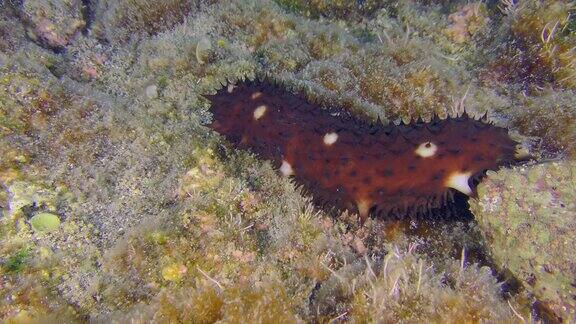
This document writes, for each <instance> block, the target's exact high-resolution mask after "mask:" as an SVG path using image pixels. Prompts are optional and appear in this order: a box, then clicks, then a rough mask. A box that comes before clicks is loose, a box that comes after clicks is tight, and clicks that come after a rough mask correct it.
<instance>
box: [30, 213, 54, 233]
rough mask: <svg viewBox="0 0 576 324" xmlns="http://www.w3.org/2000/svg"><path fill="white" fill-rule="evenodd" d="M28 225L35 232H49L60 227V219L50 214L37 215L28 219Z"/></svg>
mask: <svg viewBox="0 0 576 324" xmlns="http://www.w3.org/2000/svg"><path fill="white" fill-rule="evenodd" d="M30 225H31V226H32V228H33V229H34V230H35V231H37V232H51V231H53V230H55V229H58V227H60V217H58V216H57V215H54V214H52V213H39V214H37V215H35V216H34V217H32V218H31V219H30Z"/></svg>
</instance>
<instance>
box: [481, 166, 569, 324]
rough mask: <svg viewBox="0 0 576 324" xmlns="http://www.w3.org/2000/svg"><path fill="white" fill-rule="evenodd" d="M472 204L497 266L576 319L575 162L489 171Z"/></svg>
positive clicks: (566, 317)
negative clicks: (575, 253) (575, 298)
mask: <svg viewBox="0 0 576 324" xmlns="http://www.w3.org/2000/svg"><path fill="white" fill-rule="evenodd" d="M478 193H479V198H478V199H477V200H473V201H472V203H471V209H472V211H473V212H474V214H475V215H476V218H477V219H478V222H479V224H480V226H481V228H482V229H483V232H484V235H485V237H486V239H487V241H488V242H489V244H490V246H491V249H490V251H491V253H492V255H493V257H494V259H495V261H496V262H497V264H499V265H500V266H502V267H504V268H507V269H509V270H510V271H512V273H513V274H515V275H516V276H517V277H518V278H519V279H520V280H521V281H522V282H523V284H524V286H525V287H526V289H528V290H529V291H531V292H533V293H534V294H535V295H536V297H538V298H539V299H540V300H541V301H542V302H544V303H546V304H547V305H548V306H549V307H550V308H552V310H553V311H554V312H555V313H556V314H557V315H558V316H561V317H562V319H563V320H564V321H567V322H572V321H574V320H575V319H576V300H574V296H575V295H576V287H575V282H574V278H576V263H575V260H574V255H573V251H574V249H575V248H576V240H575V239H574V232H575V231H576V164H575V163H574V162H552V163H546V164H541V165H535V166H529V167H522V168H515V169H511V170H503V171H499V172H497V173H495V172H490V173H489V176H488V179H487V180H485V181H484V182H483V183H482V184H481V185H480V186H479V188H478Z"/></svg>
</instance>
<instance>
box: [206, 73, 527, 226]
mask: <svg viewBox="0 0 576 324" xmlns="http://www.w3.org/2000/svg"><path fill="white" fill-rule="evenodd" d="M207 98H208V99H209V100H211V102H212V113H213V116H214V117H213V122H212V123H211V124H210V127H211V128H212V129H214V130H215V131H217V132H218V133H220V134H222V135H224V136H225V137H226V138H227V139H228V140H229V141H230V142H231V143H232V144H233V145H235V146H236V147H238V148H242V149H249V150H251V151H253V152H254V153H256V154H258V155H259V156H261V157H262V158H265V159H269V160H271V161H272V163H273V164H274V165H275V166H276V167H277V168H278V170H279V171H280V173H281V174H282V175H284V176H290V177H293V178H294V179H295V181H296V183H298V184H300V185H302V186H303V187H304V188H305V189H307V190H308V191H309V192H311V193H312V197H313V198H314V199H315V200H316V201H317V202H320V203H323V204H326V203H328V204H330V205H331V206H334V207H336V208H338V209H349V210H352V211H357V212H358V214H359V215H360V219H361V221H362V222H363V221H364V220H365V219H366V218H367V217H368V215H370V214H374V215H381V216H383V217H394V216H395V217H402V216H404V215H414V214H424V215H425V214H427V213H429V212H430V211H431V210H433V209H437V208H440V207H442V206H443V205H445V204H446V202H447V200H448V199H449V198H450V197H452V193H453V192H452V190H457V191H459V192H461V193H463V194H466V195H469V196H470V195H473V194H474V193H475V187H476V185H477V183H478V181H479V179H480V178H481V177H482V176H483V175H485V172H486V170H495V169H498V168H499V167H501V166H506V165H509V164H511V163H514V162H515V161H516V158H515V152H516V145H517V142H515V141H514V140H512V139H511V138H510V137H509V135H508V131H507V130H506V129H505V128H502V127H497V126H494V125H492V124H490V123H487V122H485V120H476V119H474V118H471V117H468V115H467V114H466V113H464V114H463V115H462V116H458V117H454V118H451V117H449V118H447V119H444V120H441V119H439V118H438V117H435V118H434V119H433V120H432V121H430V122H428V123H425V122H422V121H418V122H414V123H410V124H408V125H404V124H402V125H399V126H396V125H394V124H388V125H383V124H382V123H381V122H380V121H378V122H377V123H375V124H370V123H368V122H365V121H363V120H361V119H358V118H355V117H353V116H352V115H351V114H350V113H349V112H347V111H345V110H342V109H336V108H327V109H324V108H322V107H320V106H318V105H315V104H312V103H310V102H308V101H307V100H306V99H305V97H304V96H302V95H299V94H295V93H292V92H290V91H287V90H285V89H283V88H281V87H279V86H277V85H273V84H270V83H268V82H265V81H248V82H240V83H238V84H235V85H233V84H230V85H229V86H227V87H224V88H223V89H222V90H220V91H218V92H217V93H216V95H213V96H207Z"/></svg>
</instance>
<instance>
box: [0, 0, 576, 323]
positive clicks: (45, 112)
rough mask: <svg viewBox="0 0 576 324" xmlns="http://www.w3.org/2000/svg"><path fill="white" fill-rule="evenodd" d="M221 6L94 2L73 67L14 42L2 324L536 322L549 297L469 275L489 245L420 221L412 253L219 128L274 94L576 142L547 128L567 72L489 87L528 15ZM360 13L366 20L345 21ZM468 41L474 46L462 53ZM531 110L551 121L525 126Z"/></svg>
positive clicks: (0, 109)
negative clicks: (248, 83)
mask: <svg viewBox="0 0 576 324" xmlns="http://www.w3.org/2000/svg"><path fill="white" fill-rule="evenodd" d="M41 2H42V3H44V2H43V1H41ZM212 2H213V1H207V2H204V1H197V2H193V3H192V2H184V1H169V2H168V3H167V5H166V6H162V5H160V2H154V3H153V2H149V1H141V0H138V1H134V0H121V1H116V2H111V1H99V2H97V3H95V2H93V1H85V2H84V3H85V5H86V6H87V9H88V11H89V12H92V13H93V14H94V17H93V19H94V21H93V24H92V26H90V21H89V20H90V19H88V20H86V22H87V26H88V28H89V31H88V32H87V33H85V34H84V35H77V36H76V37H73V38H70V39H69V42H70V44H68V45H66V46H65V47H66V51H65V53H55V52H54V51H52V49H51V46H49V45H50V44H45V43H43V42H39V43H38V44H35V43H31V42H28V41H26V40H25V39H24V37H23V36H22V37H18V36H10V38H7V39H6V40H4V39H3V40H1V41H0V51H1V53H0V73H1V75H0V135H1V136H0V153H1V154H2V155H1V156H2V157H4V158H3V159H1V160H0V184H1V189H2V192H3V193H2V194H1V195H0V206H1V207H0V208H1V212H2V218H1V219H0V220H1V222H0V239H1V240H2V242H0V243H1V245H0V246H1V248H0V263H1V264H2V276H3V277H2V279H3V280H5V282H6V285H5V286H4V287H6V289H4V290H3V291H2V292H1V294H2V295H1V296H0V297H1V299H0V300H1V302H0V318H1V319H2V320H5V321H11V320H14V321H25V320H29V319H36V320H43V319H44V320H64V321H73V320H93V321H102V322H111V321H112V322H114V321H116V322H126V321H156V322H162V321H173V322H200V323H211V322H214V321H218V320H221V321H224V322H245V321H258V320H260V321H265V320H269V321H284V322H291V321H330V320H356V321H369V320H372V321H380V320H389V321H402V320H403V321H411V320H412V321H414V320H421V321H425V320H433V321H448V320H451V319H455V318H456V317H458V318H464V319H468V320H470V321H507V322H511V321H520V320H530V319H531V313H530V312H531V310H530V307H529V302H530V301H531V299H530V298H527V297H526V296H524V295H523V294H522V293H518V294H516V293H514V292H508V291H507V292H506V293H507V294H505V297H506V298H507V299H503V298H502V296H501V294H502V284H501V283H499V282H497V280H496V279H495V277H494V276H493V274H492V273H491V272H490V271H488V270H487V269H486V268H482V266H477V265H473V264H468V262H464V261H467V260H471V262H475V261H479V262H482V263H483V264H484V265H486V264H488V265H492V264H490V263H489V262H486V261H482V258H481V257H480V258H476V259H475V258H473V256H472V255H470V256H469V257H468V258H466V255H468V253H470V252H472V251H474V250H479V251H480V252H479V253H480V254H481V249H482V246H483V244H482V242H481V239H479V238H478V237H479V236H478V235H477V232H476V231H477V228H476V227H475V226H473V225H469V224H468V225H467V224H464V225H461V224H462V223H453V222H447V223H446V222H440V221H430V222H429V223H424V224H419V223H418V222H413V223H410V224H408V226H407V227H409V230H408V232H412V233H413V234H412V236H408V235H406V233H405V231H404V228H405V226H404V225H399V224H398V223H395V222H387V221H383V220H369V221H368V222H367V223H366V224H365V226H363V227H358V225H357V218H356V216H355V215H350V214H348V213H344V214H342V215H338V217H337V218H333V217H332V216H329V215H328V214H327V213H326V212H325V211H322V210H320V209H317V208H316V207H313V206H311V205H310V202H309V200H308V199H307V198H306V195H305V193H302V192H300V190H299V189H298V188H295V187H294V185H293V184H292V183H290V182H289V181H287V180H286V179H281V178H279V177H278V176H277V175H276V174H275V173H274V171H273V170H272V168H271V166H270V164H269V163H266V162H263V161H259V160H258V159H256V158H255V157H254V156H252V155H250V154H248V153H246V152H237V151H234V150H232V149H231V148H230V146H229V145H227V143H225V141H223V140H222V139H221V138H220V137H219V136H218V135H217V134H214V133H213V132H211V131H209V130H208V129H207V128H206V127H205V126H203V125H205V124H206V123H208V122H209V121H210V118H211V116H210V112H209V103H208V102H207V101H206V100H205V99H204V98H202V97H201V94H205V93H213V92H214V91H215V90H216V89H217V88H219V87H221V84H225V83H227V82H228V81H229V80H231V81H233V80H237V79H243V78H254V77H255V76H256V75H259V76H262V75H269V76H271V77H273V78H274V79H276V80H278V81H280V82H282V83H283V86H285V87H287V88H296V89H299V90H300V91H302V92H303V93H305V94H306V95H307V96H308V97H309V98H310V100H312V101H317V102H320V103H322V104H325V105H331V104H335V105H339V106H343V107H344V108H345V109H349V110H351V111H353V112H354V113H356V114H358V115H360V116H363V117H366V118H368V119H371V120H373V119H376V117H381V118H382V119H383V120H392V121H396V122H397V121H398V120H400V119H403V120H409V119H411V118H417V117H423V118H425V119H428V118H430V117H431V116H432V115H433V114H434V113H436V114H439V115H440V116H442V117H445V116H446V115H448V114H455V113H459V112H462V110H463V109H464V107H466V109H467V110H469V111H470V112H471V113H473V114H480V113H484V112H488V113H489V118H490V119H491V120H492V121H494V122H497V123H499V124H502V125H504V126H511V127H513V129H515V130H521V131H523V132H526V133H529V135H533V136H537V137H542V138H544V139H546V140H548V141H549V142H552V141H554V140H558V139H556V136H555V135H553V134H556V133H558V134H568V138H567V139H565V140H564V139H563V140H562V143H571V142H573V141H571V137H572V136H573V135H571V134H570V133H569V131H566V130H568V129H569V128H568V126H569V125H570V122H569V118H567V119H566V120H565V121H564V122H563V123H558V124H557V123H554V122H553V120H552V119H551V118H550V114H546V112H548V111H549V108H548V107H550V106H551V103H552V102H553V101H554V100H555V99H554V98H555V96H557V95H558V93H559V92H560V91H559V90H558V89H556V87H557V86H558V85H562V86H565V83H562V82H560V79H561V78H560V77H559V74H554V73H553V72H552V71H551V70H550V69H543V70H542V71H539V73H543V75H544V76H543V77H541V78H526V79H525V80H523V82H528V83H530V84H529V85H530V86H529V87H528V88H530V89H540V88H542V87H547V88H549V89H550V90H549V91H550V92H551V93H552V95H550V96H541V95H540V94H539V93H538V92H522V91H520V90H522V89H520V88H519V87H518V86H517V84H516V83H515V80H512V81H507V80H505V81H504V82H500V81H501V79H499V78H494V77H487V76H486V75H488V76H493V75H498V73H497V72H498V71H499V70H498V71H495V70H496V69H495V68H494V67H492V66H490V64H489V61H490V60H491V58H492V56H491V55H499V52H498V51H496V52H495V51H494V50H493V49H494V48H497V47H498V46H499V45H501V43H504V44H506V45H509V44H514V39H507V38H506V37H508V36H503V35H509V34H510V33H509V31H510V30H511V29H512V26H514V25H513V22H514V20H512V19H511V18H508V17H512V16H511V15H510V14H508V13H502V12H501V11H500V10H499V9H497V8H495V7H494V6H492V5H491V3H486V4H485V5H484V4H481V3H478V2H466V1H459V2H458V3H451V4H440V3H437V2H434V1H432V2H430V1H400V2H395V3H394V4H389V3H383V6H382V7H380V6H379V5H378V6H376V7H374V6H372V5H371V2H370V1H368V2H366V6H365V7H351V5H352V4H342V3H340V2H338V1H334V2H330V1H319V2H316V3H315V4H312V5H310V6H311V7H310V8H312V9H313V10H316V12H317V14H312V15H310V16H313V17H318V18H319V19H317V20H311V19H309V18H308V17H307V16H309V14H307V13H306V10H305V9H303V10H301V8H303V7H298V2H297V1H280V2H282V5H277V4H276V3H275V2H272V1H252V0H251V1H231V2H223V1H222V2H218V3H217V4H216V5H211V4H212ZM42 3H39V5H41V4H42ZM46 3H49V2H46ZM50 3H51V2H50ZM14 4H15V2H10V4H9V6H10V10H6V11H0V20H2V21H1V23H0V28H4V29H5V27H3V26H6V25H7V24H8V25H10V26H11V25H14V24H18V23H17V18H16V16H18V17H21V16H19V15H15V14H14V13H15V12H16V13H21V12H22V8H20V7H18V6H14ZM292 4H294V5H292ZM286 8H290V10H286ZM316 8H317V9H316ZM470 8H471V9H470ZM526 8H534V7H533V6H532V7H530V6H527V7H526ZM349 9H350V10H353V11H354V12H355V14H354V15H353V16H354V17H352V19H344V20H341V21H337V20H335V19H332V18H331V17H336V18H337V19H340V18H343V16H342V13H343V12H346V11H347V10H349ZM323 10H324V11H323ZM326 10H328V11H326ZM467 10H468V11H467ZM469 10H472V11H471V13H470V14H468V12H470V11H469ZM525 10H526V12H529V13H530V14H532V13H533V12H534V11H533V10H534V9H525ZM322 11H323V12H324V13H322ZM455 13H456V14H458V13H461V14H462V15H463V16H464V17H465V18H466V19H464V20H460V21H457V20H455V19H454V18H452V19H451V18H449V16H450V15H451V14H455ZM46 15H47V16H48V19H50V18H51V17H50V16H51V15H58V12H53V13H51V11H49V10H48V11H47V12H46ZM453 17H454V16H453ZM54 18H55V19H52V20H54V21H57V19H58V17H54ZM126 18H127V19H126ZM500 20H504V22H505V24H502V25H498V24H493V23H492V22H493V21H496V22H497V21H500ZM488 22H490V23H488ZM566 25H567V26H571V25H570V23H569V22H567V23H566ZM494 26H501V29H502V30H499V29H498V28H495V27H494ZM16 27H17V28H15V29H14V30H23V28H22V26H16ZM567 28H568V27H567ZM569 28H571V27H569ZM569 28H568V29H569ZM462 30H464V31H465V34H464V35H465V36H464V40H465V41H464V42H462V39H461V38H458V37H455V34H454V31H458V32H460V31H462ZM531 32H534V33H536V32H537V28H534V29H533V30H531ZM515 35H519V34H515ZM556 35H559V34H556ZM562 37H563V38H562V42H563V43H569V42H570V39H571V37H573V35H572V34H571V33H568V34H563V35H562ZM554 39H555V40H559V39H556V38H554ZM207 44H210V46H207ZM505 47H506V46H505ZM509 47H510V48H514V46H512V45H511V46H509ZM498 48H499V47H498ZM530 53H533V52H530ZM568 53H570V52H568ZM487 54H489V55H487ZM505 58H507V57H505ZM502 64H504V65H506V66H509V65H512V63H511V62H510V61H506V60H504V62H503V63H502ZM550 66H553V65H550ZM565 66H566V67H568V68H570V65H569V64H565ZM479 69H480V70H482V69H484V70H486V73H485V74H483V75H479V72H478V70H479ZM563 73H565V72H563ZM494 80H496V81H494ZM539 80H545V83H541V82H539ZM536 81H538V82H536ZM564 91H565V93H564V94H563V95H562V96H563V97H564V98H569V96H570V94H572V92H571V91H572V90H570V89H565V90H564ZM538 98H539V99H538ZM524 100H529V101H530V100H541V102H540V103H539V104H537V105H532V106H531V108H529V109H524V108H525V106H526V105H525V104H524V102H525V101H524ZM566 100H568V101H567V102H568V103H567V104H563V106H568V108H569V106H570V103H569V99H566ZM552 114H553V113H552ZM525 116H534V117H533V118H534V125H537V124H538V123H539V124H546V125H549V127H550V131H548V132H546V133H545V134H543V133H541V132H538V130H536V129H534V130H533V131H526V130H524V129H525V128H523V127H524V126H523V125H524V123H523V122H521V123H519V122H516V121H519V120H520V121H524V120H530V119H532V117H530V118H528V117H525ZM522 118H524V119H522ZM510 121H512V122H510ZM557 125H558V126H557ZM558 141H560V140H558ZM559 143H560V142H559ZM542 150H543V151H545V153H547V154H550V153H558V152H559V153H564V152H569V151H570V147H568V145H554V150H549V149H548V147H547V146H543V147H542ZM511 172H517V171H511ZM14 193H20V194H17V195H14ZM270 197H275V198H274V199H270ZM9 206H14V207H18V208H11V207H9ZM42 212H48V213H53V214H54V215H58V216H61V221H62V223H61V225H60V227H59V230H57V231H52V232H48V233H35V232H34V231H33V230H32V229H31V228H30V225H29V218H31V217H34V215H37V214H38V213H42ZM478 217H481V216H478ZM429 227H434V228H437V230H434V231H431V233H425V232H427V231H426V228H429ZM423 229H424V230H423ZM461 251H464V252H465V253H464V257H462V256H461ZM508 293H510V294H512V296H510V295H509V294H508ZM382 300H385V301H386V303H384V304H382V303H381V301H382Z"/></svg>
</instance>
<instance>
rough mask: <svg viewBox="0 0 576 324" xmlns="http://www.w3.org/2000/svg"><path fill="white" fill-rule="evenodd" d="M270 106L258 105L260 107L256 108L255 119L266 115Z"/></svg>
mask: <svg viewBox="0 0 576 324" xmlns="http://www.w3.org/2000/svg"><path fill="white" fill-rule="evenodd" d="M267 109H268V107H266V106H265V105H262V106H258V108H256V109H254V120H258V119H260V118H262V116H264V114H265V113H266V110H267Z"/></svg>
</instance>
